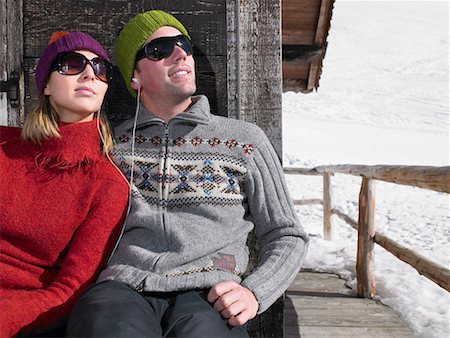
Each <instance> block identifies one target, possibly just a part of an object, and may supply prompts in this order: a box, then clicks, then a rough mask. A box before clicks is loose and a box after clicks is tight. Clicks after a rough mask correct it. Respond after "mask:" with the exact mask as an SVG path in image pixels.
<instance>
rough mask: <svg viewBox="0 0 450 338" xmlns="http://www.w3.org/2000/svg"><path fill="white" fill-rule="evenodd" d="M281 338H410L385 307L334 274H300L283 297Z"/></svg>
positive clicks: (394, 316)
mask: <svg viewBox="0 0 450 338" xmlns="http://www.w3.org/2000/svg"><path fill="white" fill-rule="evenodd" d="M284 313H285V329H284V337H285V338H291V337H302V338H316V337H346V338H347V337H353V336H355V337H359V338H373V337H374V336H380V337H413V336H412V334H411V332H410V330H409V329H408V328H407V327H406V326H405V325H404V323H403V322H402V321H401V320H400V318H399V317H398V316H397V315H396V314H395V313H394V312H393V311H392V310H391V309H390V308H388V307H387V306H385V305H383V304H381V303H380V302H379V301H375V300H372V299H367V298H357V297H355V292H354V290H351V289H349V288H347V287H346V286H345V281H344V280H342V279H340V278H339V277H338V276H336V275H334V274H328V273H315V272H305V271H301V272H300V273H299V274H298V275H297V277H296V279H295V280H294V282H293V283H292V284H291V286H290V287H289V289H288V291H287V293H286V300H285V311H284Z"/></svg>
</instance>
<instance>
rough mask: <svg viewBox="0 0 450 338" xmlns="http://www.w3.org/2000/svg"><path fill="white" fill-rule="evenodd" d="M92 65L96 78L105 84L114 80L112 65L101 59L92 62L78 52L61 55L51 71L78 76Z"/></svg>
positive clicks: (96, 58)
mask: <svg viewBox="0 0 450 338" xmlns="http://www.w3.org/2000/svg"><path fill="white" fill-rule="evenodd" d="M88 64H89V65H91V67H92V69H93V70H94V74H95V76H96V77H97V78H98V79H99V80H100V81H103V82H106V83H108V82H110V81H111V80H112V74H113V66H112V64H111V63H110V62H109V61H107V60H105V59H102V58H100V57H95V58H93V59H91V60H89V59H88V58H86V57H85V56H84V55H83V54H80V53H77V52H67V53H60V54H58V56H57V57H56V59H55V61H53V64H52V67H51V71H55V70H56V71H58V73H59V74H62V75H77V74H80V73H81V72H83V71H84V70H85V68H86V66H87V65H88Z"/></svg>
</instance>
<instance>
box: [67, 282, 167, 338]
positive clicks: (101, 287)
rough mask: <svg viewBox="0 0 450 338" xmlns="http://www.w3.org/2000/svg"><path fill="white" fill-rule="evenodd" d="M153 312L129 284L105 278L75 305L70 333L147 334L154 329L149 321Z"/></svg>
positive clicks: (86, 335)
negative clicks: (105, 279) (105, 280)
mask: <svg viewBox="0 0 450 338" xmlns="http://www.w3.org/2000/svg"><path fill="white" fill-rule="evenodd" d="M152 316H154V314H153V313H152V308H151V307H150V306H149V305H148V303H147V302H146V301H145V299H144V298H143V297H142V296H141V295H140V294H139V293H137V292H136V291H134V290H133V289H131V288H130V287H129V286H128V285H126V284H123V283H119V282H115V281H107V282H102V283H99V284H96V285H94V286H92V287H91V288H90V289H88V290H87V291H86V292H85V293H84V294H83V295H82V296H81V298H80V300H79V301H78V303H77V304H76V305H75V307H74V309H73V311H72V313H71V315H70V317H69V321H68V324H67V336H69V337H102V336H103V337H108V336H111V335H113V336H117V337H130V336H138V335H139V334H144V335H147V333H148V332H149V331H152V328H151V327H150V323H149V322H150V321H151V318H152ZM157 333H159V332H157Z"/></svg>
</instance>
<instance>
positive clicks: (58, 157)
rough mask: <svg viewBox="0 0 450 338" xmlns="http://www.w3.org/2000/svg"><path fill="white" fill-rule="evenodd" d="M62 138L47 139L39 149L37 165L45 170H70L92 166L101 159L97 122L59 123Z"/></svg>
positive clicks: (36, 158) (36, 159)
mask: <svg viewBox="0 0 450 338" xmlns="http://www.w3.org/2000/svg"><path fill="white" fill-rule="evenodd" d="M58 128H59V132H60V135H61V137H59V138H51V139H46V140H44V142H42V145H41V146H40V147H38V154H37V155H36V157H35V161H36V164H37V165H38V166H40V167H43V168H47V169H48V168H57V169H70V168H76V167H84V166H92V165H93V164H94V162H96V161H98V160H99V159H100V158H101V150H100V136H99V133H98V129H97V120H96V119H94V120H93V121H89V122H80V123H62V122H61V123H59V124H58Z"/></svg>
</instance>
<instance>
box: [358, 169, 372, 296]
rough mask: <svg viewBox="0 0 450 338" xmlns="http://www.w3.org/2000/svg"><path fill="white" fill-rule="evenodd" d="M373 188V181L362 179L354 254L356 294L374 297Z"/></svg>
mask: <svg viewBox="0 0 450 338" xmlns="http://www.w3.org/2000/svg"><path fill="white" fill-rule="evenodd" d="M374 189H375V187H374V184H373V181H372V180H370V179H367V178H366V177H363V179H362V183H361V192H360V193H359V216H358V249H357V254H356V277H357V290H356V292H357V294H358V296H359V297H373V296H375V275H374V271H373V265H374V243H375V242H374V236H375V222H374V216H375V191H374Z"/></svg>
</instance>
